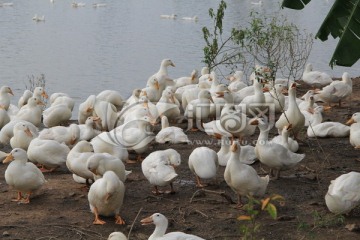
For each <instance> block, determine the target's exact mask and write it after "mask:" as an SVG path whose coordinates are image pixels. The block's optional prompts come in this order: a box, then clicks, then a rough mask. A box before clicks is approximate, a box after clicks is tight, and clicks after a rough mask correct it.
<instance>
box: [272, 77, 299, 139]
mask: <svg viewBox="0 0 360 240" xmlns="http://www.w3.org/2000/svg"><path fill="white" fill-rule="evenodd" d="M288 92H289V107H288V108H287V110H286V111H285V112H283V113H282V114H281V115H280V117H279V119H278V120H277V121H276V123H275V127H276V128H277V129H278V132H279V134H281V131H282V129H283V128H284V126H288V125H289V124H291V125H292V133H293V134H294V137H295V139H296V138H297V136H298V133H299V132H300V130H301V129H302V128H303V127H304V125H305V117H304V115H303V114H302V113H301V111H300V109H299V106H298V105H297V103H296V83H293V84H291V86H290V87H289V90H288Z"/></svg>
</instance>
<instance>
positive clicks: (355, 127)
mask: <svg viewBox="0 0 360 240" xmlns="http://www.w3.org/2000/svg"><path fill="white" fill-rule="evenodd" d="M346 124H347V125H351V126H350V137H349V139H350V144H351V145H352V146H353V147H354V148H356V149H359V148H360V112H357V113H354V114H353V115H352V116H351V118H350V119H349V120H348V121H347V122H346Z"/></svg>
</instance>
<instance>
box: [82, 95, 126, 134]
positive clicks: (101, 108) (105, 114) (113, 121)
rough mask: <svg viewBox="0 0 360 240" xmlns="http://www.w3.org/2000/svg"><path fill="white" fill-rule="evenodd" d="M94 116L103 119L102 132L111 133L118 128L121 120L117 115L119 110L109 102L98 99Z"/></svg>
mask: <svg viewBox="0 0 360 240" xmlns="http://www.w3.org/2000/svg"><path fill="white" fill-rule="evenodd" d="M93 115H94V116H97V117H99V118H100V119H101V127H102V130H104V131H110V130H112V129H114V128H115V127H117V124H118V120H119V119H118V115H117V109H116V107H115V106H114V105H113V104H111V103H109V102H107V101H102V100H100V99H96V101H95V105H94V111H93ZM85 121H86V120H85Z"/></svg>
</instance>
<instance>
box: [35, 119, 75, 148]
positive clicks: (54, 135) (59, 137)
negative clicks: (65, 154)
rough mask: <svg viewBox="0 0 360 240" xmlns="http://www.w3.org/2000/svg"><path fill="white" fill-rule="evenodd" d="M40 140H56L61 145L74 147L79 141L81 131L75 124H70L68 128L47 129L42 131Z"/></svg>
mask: <svg viewBox="0 0 360 240" xmlns="http://www.w3.org/2000/svg"><path fill="white" fill-rule="evenodd" d="M39 138H41V139H50V140H56V141H58V142H59V143H65V144H66V145H68V146H69V147H72V146H73V145H74V144H76V143H77V142H78V141H79V138H80V129H79V126H78V125H77V124H75V123H73V124H70V126H68V127H64V126H56V127H52V128H45V129H43V130H41V131H40V133H39Z"/></svg>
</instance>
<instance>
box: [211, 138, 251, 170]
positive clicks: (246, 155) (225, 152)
mask: <svg viewBox="0 0 360 240" xmlns="http://www.w3.org/2000/svg"><path fill="white" fill-rule="evenodd" d="M230 146H231V141H230V139H229V138H228V137H225V136H223V137H222V139H221V148H220V150H219V151H218V152H217V155H218V160H219V165H220V166H226V164H227V162H228V161H229V158H230V155H231V151H230ZM239 158H240V159H239V161H240V162H241V163H244V164H248V165H250V164H253V163H254V162H255V160H256V154H255V147H253V146H251V145H244V146H241V151H240V155H239Z"/></svg>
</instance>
